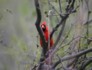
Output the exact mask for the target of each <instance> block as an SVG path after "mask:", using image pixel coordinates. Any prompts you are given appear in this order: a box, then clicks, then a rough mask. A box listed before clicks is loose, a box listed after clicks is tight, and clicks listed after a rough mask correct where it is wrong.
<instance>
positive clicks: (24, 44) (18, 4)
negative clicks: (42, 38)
mask: <svg viewBox="0 0 92 70" xmlns="http://www.w3.org/2000/svg"><path fill="white" fill-rule="evenodd" d="M35 21H36V13H35V6H34V0H0V70H30V67H31V66H32V65H33V63H34V59H35V58H36V57H37V56H36V52H37V50H36V49H37V38H36V37H37V30H36V28H35V25H34V24H35ZM38 51H39V50H38ZM38 54H39V53H38Z"/></svg>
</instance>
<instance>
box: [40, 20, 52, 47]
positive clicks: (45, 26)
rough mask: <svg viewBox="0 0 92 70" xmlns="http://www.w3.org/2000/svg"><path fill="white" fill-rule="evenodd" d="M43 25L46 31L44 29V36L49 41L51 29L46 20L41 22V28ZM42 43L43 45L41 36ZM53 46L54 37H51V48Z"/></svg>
mask: <svg viewBox="0 0 92 70" xmlns="http://www.w3.org/2000/svg"><path fill="white" fill-rule="evenodd" d="M42 26H43V29H44V31H43V34H44V37H45V39H46V41H47V42H48V38H49V36H50V31H49V29H48V26H47V25H46V22H45V21H44V22H42V23H41V28H42ZM43 29H42V30H43ZM40 45H41V46H42V39H41V38H40ZM52 46H53V39H52V38H51V39H50V48H51V47H52ZM48 48H49V47H48Z"/></svg>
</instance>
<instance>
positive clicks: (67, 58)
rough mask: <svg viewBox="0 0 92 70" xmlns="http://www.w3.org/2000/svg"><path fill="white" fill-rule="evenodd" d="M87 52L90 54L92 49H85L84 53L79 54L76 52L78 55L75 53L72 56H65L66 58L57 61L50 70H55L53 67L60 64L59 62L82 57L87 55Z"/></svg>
mask: <svg viewBox="0 0 92 70" xmlns="http://www.w3.org/2000/svg"><path fill="white" fill-rule="evenodd" d="M89 52H92V48H89V49H86V50H84V51H80V52H78V53H76V54H73V55H67V56H65V57H63V58H61V59H60V60H58V61H57V62H56V63H55V64H54V65H53V66H52V68H55V67H54V66H57V65H58V64H59V63H61V62H63V61H66V60H70V59H73V58H75V57H80V56H82V55H84V54H87V53H89Z"/></svg>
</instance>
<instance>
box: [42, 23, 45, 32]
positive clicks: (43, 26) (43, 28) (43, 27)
mask: <svg viewBox="0 0 92 70" xmlns="http://www.w3.org/2000/svg"><path fill="white" fill-rule="evenodd" d="M41 28H42V30H43V32H45V31H46V25H44V24H42V25H41Z"/></svg>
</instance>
